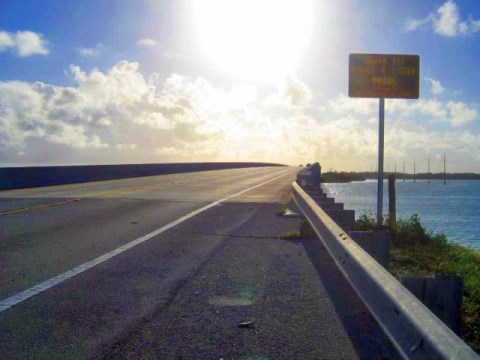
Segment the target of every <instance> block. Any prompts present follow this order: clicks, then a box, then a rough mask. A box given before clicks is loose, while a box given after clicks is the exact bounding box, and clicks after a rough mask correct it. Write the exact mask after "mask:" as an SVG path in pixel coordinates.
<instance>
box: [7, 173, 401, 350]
mask: <svg viewBox="0 0 480 360" xmlns="http://www.w3.org/2000/svg"><path fill="white" fill-rule="evenodd" d="M297 170H298V169H297V168H250V169H238V170H221V171H208V172H198V173H189V174H176V175H163V176H154V177H145V178H135V179H125V180H114V181H104V182H96V183H86V184H75V185H63V186H55V187H45V188H35V189H26V190H15V191H4V192H0V267H1V268H0V358H2V359H15V358H17V359H34V358H41V359H65V358H80V359H84V358H107V359H110V358H112V359H113V358H125V359H127V358H128V359H131V358H157V359H221V358H223V359H238V358H244V359H292V358H298V359H357V358H364V359H371V358H377V359H389V358H396V354H395V352H394V351H393V349H392V348H391V346H390V345H389V343H388V341H387V340H386V339H385V337H384V336H383V334H382V333H381V331H380V330H379V329H378V326H377V325H376V324H375V322H374V321H373V320H372V318H371V317H370V316H369V315H368V312H367V311H366V310H365V308H364V307H363V306H362V305H361V303H360V302H359V300H358V299H357V298H356V296H355V295H354V293H353V292H352V290H351V289H350V288H349V286H348V284H346V282H345V281H344V280H343V278H342V277H341V275H340V274H339V272H338V271H337V270H336V268H335V265H334V263H333V262H332V261H331V259H330V258H329V256H328V254H327V253H326V251H325V249H323V247H322V246H321V245H320V244H319V243H318V242H316V241H312V240H302V239H299V240H295V241H289V240H284V239H282V238H281V237H280V236H281V234H282V233H284V232H285V231H287V230H294V229H295V228H296V227H297V225H298V221H299V220H298V219H287V218H282V217H280V216H278V215H276V214H275V212H276V211H277V210H278V209H279V208H280V206H281V204H285V203H287V202H288V200H289V196H290V184H291V182H292V181H293V179H294V177H295V174H296V171H297ZM252 187H254V188H252ZM52 278H53V280H50V281H49V279H52ZM38 284H44V285H41V286H39V285H38ZM45 284H47V285H45ZM12 299H13V300H14V301H13V300H12ZM242 323H246V324H244V325H245V326H244V327H242V325H241V324H242Z"/></svg>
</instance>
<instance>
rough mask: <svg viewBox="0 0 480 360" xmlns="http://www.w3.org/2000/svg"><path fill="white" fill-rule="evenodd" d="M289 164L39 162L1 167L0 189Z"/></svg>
mask: <svg viewBox="0 0 480 360" xmlns="http://www.w3.org/2000/svg"><path fill="white" fill-rule="evenodd" d="M265 166H285V165H280V164H270V163H253V162H252V163H247V162H238V163H233V162H232V163H227V162H215V163H213V162H212V163H172V164H128V165H81V166H36V167H8V168H0V190H8V189H21V188H29V187H37V186H50V185H62V184H72V183H82V182H89V181H101V180H114V179H125V178H132V177H141V176H154V175H165V174H177V173H188V172H194V171H208V170H221V169H236V168H248V167H265Z"/></svg>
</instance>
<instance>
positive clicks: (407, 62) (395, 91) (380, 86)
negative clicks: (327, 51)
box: [348, 54, 420, 229]
mask: <svg viewBox="0 0 480 360" xmlns="http://www.w3.org/2000/svg"><path fill="white" fill-rule="evenodd" d="M419 79H420V57H419V56H418V55H386V54H350V57H349V79H348V96H349V97H359V98H378V99H379V111H378V112H379V115H378V118H379V119H378V120H379V125H378V186H377V228H379V229H380V228H381V226H382V218H383V158H384V128H385V126H384V124H385V99H386V98H390V99H418V97H419V89H420V85H419V84H420V81H419Z"/></svg>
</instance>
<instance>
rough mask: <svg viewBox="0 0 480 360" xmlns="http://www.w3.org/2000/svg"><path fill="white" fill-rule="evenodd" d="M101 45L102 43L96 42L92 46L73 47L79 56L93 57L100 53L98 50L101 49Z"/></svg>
mask: <svg viewBox="0 0 480 360" xmlns="http://www.w3.org/2000/svg"><path fill="white" fill-rule="evenodd" d="M102 47H103V45H102V44H97V45H96V46H95V47H93V48H85V47H77V48H75V50H76V51H77V53H79V54H80V55H81V56H86V57H94V56H98V55H99V54H100V51H101V50H102Z"/></svg>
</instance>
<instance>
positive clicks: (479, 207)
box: [322, 180, 480, 249]
mask: <svg viewBox="0 0 480 360" xmlns="http://www.w3.org/2000/svg"><path fill="white" fill-rule="evenodd" d="M322 187H323V188H324V189H325V190H326V191H327V192H328V193H329V195H330V196H332V197H334V198H335V200H336V201H337V202H343V203H344V204H345V209H352V210H355V217H356V218H358V217H359V216H360V215H362V214H365V213H369V214H374V215H375V214H376V213H377V210H376V209H377V181H376V180H367V181H362V182H352V183H346V184H323V185H322ZM396 193H397V218H409V217H410V216H411V215H412V214H414V213H416V214H418V215H419V216H420V219H421V221H422V223H423V224H424V225H426V227H427V228H428V229H430V230H432V231H434V232H436V233H443V234H445V235H446V236H447V237H448V240H449V241H450V242H458V243H460V244H462V245H465V246H471V247H474V248H477V249H480V181H476V180H451V181H447V183H446V185H444V184H443V180H430V183H428V182H427V180H417V181H416V182H415V183H414V182H413V181H411V180H406V181H405V182H403V181H402V180H397V182H396ZM383 199H384V205H383V213H384V214H387V213H388V183H387V181H385V182H384V195H383Z"/></svg>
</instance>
